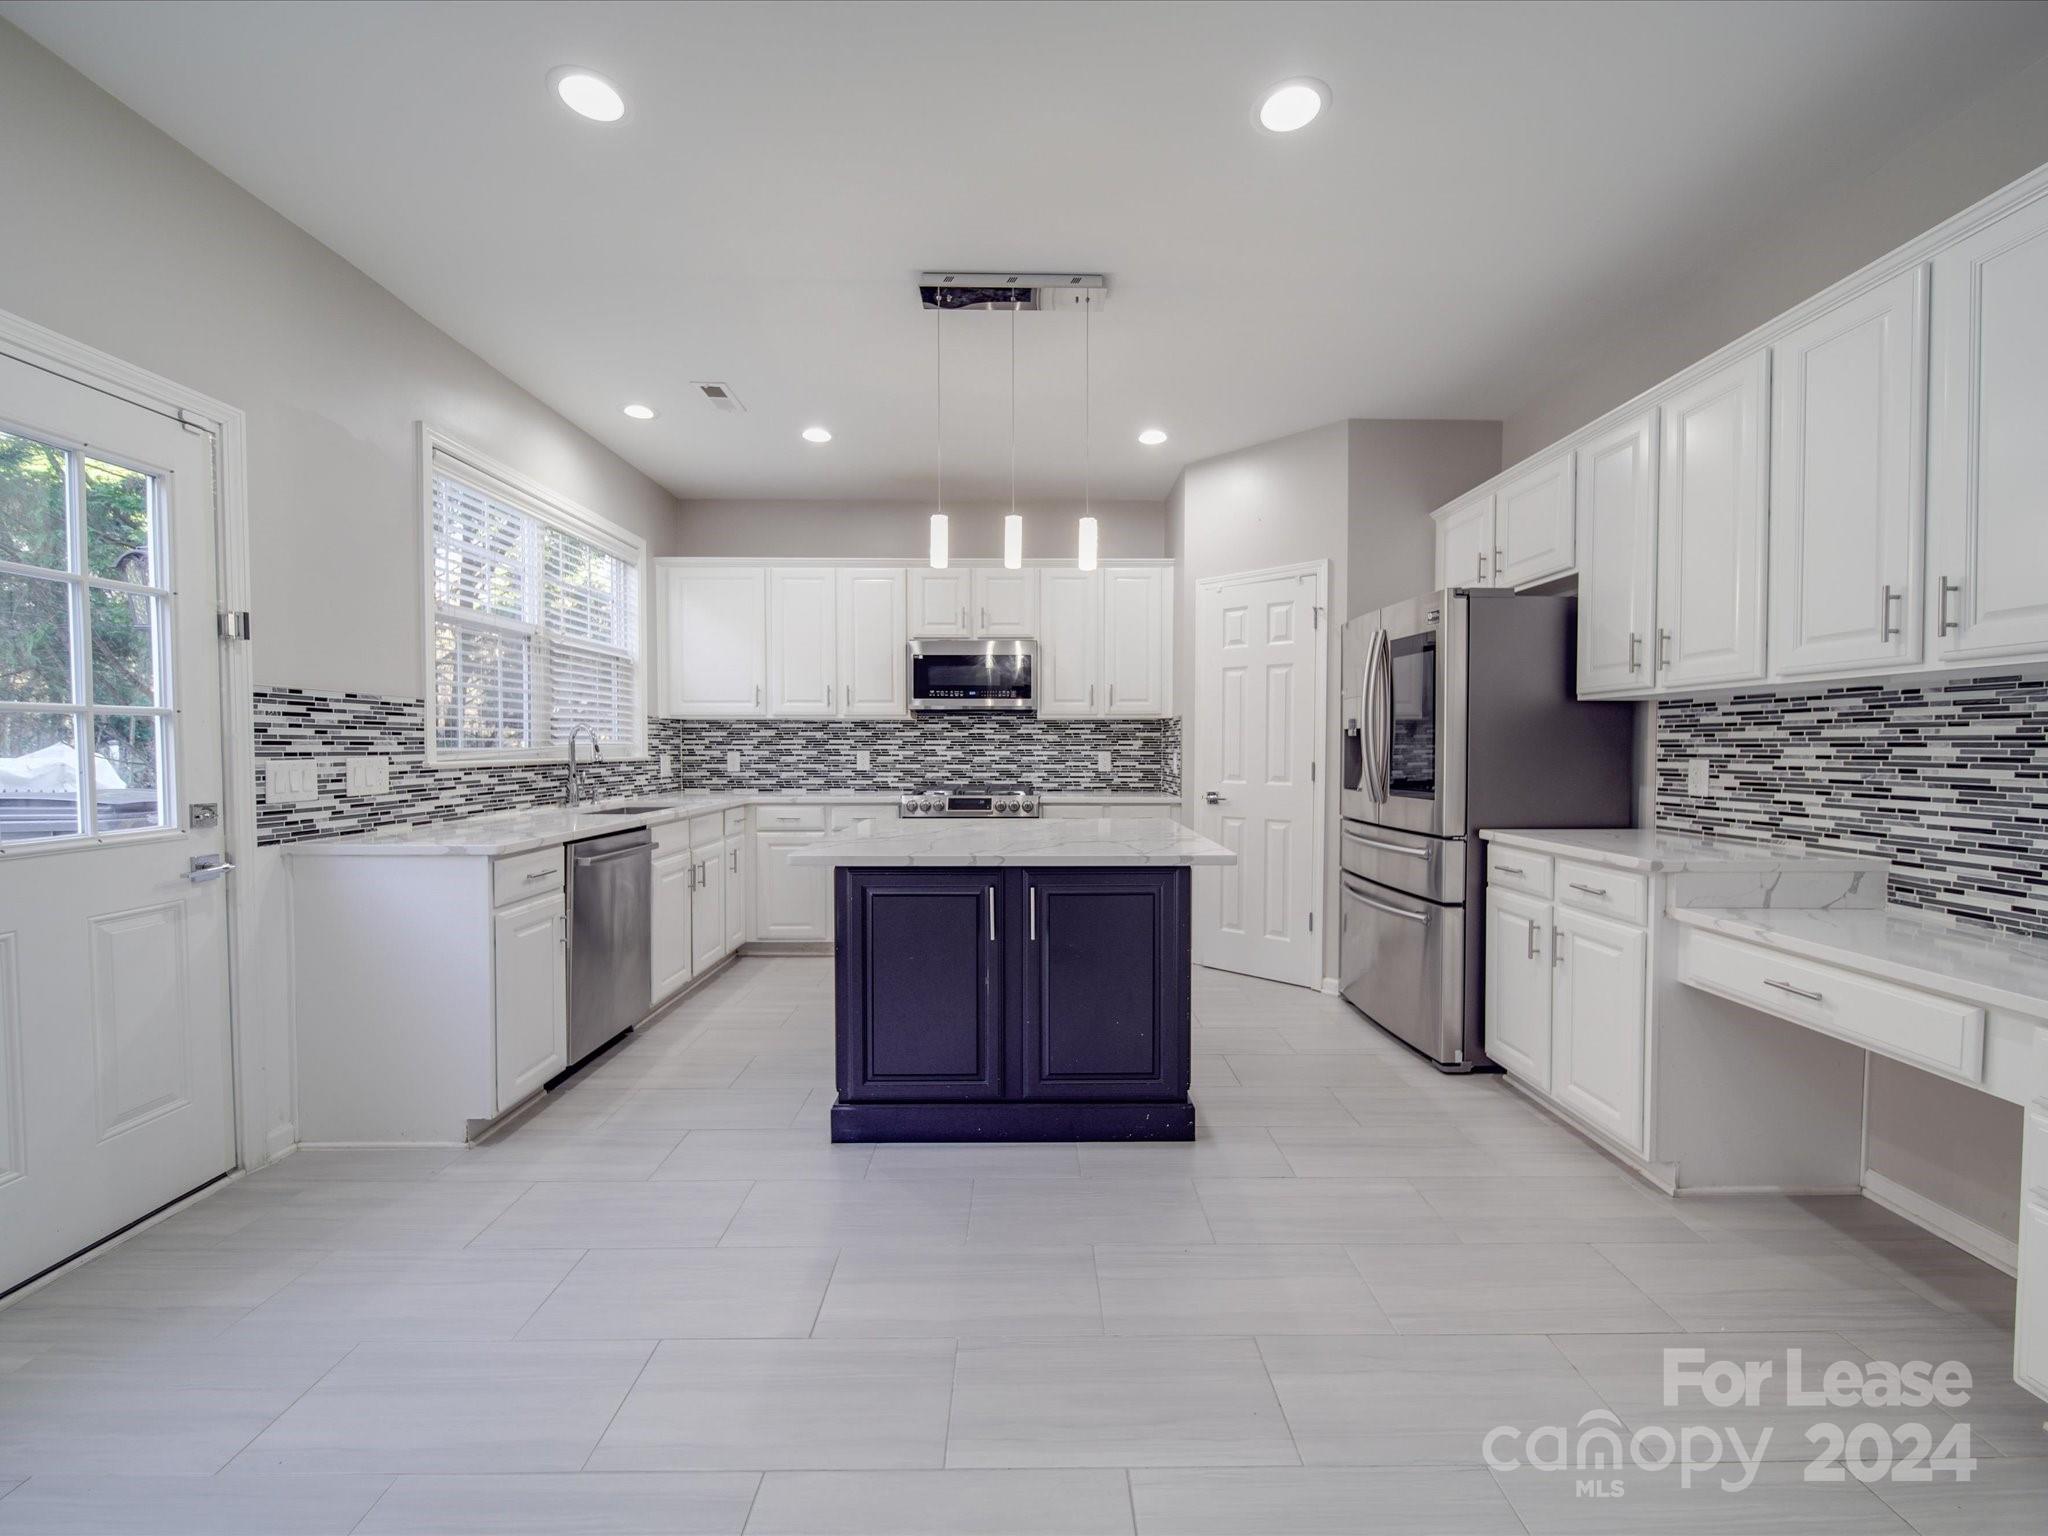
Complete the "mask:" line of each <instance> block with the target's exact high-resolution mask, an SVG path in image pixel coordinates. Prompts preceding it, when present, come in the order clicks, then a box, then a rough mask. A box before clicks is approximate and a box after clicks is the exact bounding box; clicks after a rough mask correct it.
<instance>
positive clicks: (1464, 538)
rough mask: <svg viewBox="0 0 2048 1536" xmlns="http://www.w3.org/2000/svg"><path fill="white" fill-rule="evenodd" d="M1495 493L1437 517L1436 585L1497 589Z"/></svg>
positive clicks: (1438, 514) (1460, 504)
mask: <svg viewBox="0 0 2048 1536" xmlns="http://www.w3.org/2000/svg"><path fill="white" fill-rule="evenodd" d="M1493 501H1494V498H1493V492H1491V491H1488V492H1486V493H1485V494H1484V495H1480V496H1473V497H1470V498H1469V499H1467V500H1465V501H1461V502H1458V503H1457V504H1456V505H1454V506H1452V507H1450V508H1448V509H1446V510H1445V511H1442V512H1439V513H1437V514H1436V582H1437V585H1438V586H1440V587H1490V586H1492V585H1493V575H1492V572H1493Z"/></svg>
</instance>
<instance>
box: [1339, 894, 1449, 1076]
mask: <svg viewBox="0 0 2048 1536" xmlns="http://www.w3.org/2000/svg"><path fill="white" fill-rule="evenodd" d="M1343 887H1344V890H1343V902H1342V907H1343V911H1342V921H1341V930H1340V933H1339V936H1338V964H1339V971H1340V973H1341V980H1342V984H1343V987H1342V989H1343V994H1344V999H1345V1001H1347V1002H1348V1003H1350V1004H1351V1005H1352V1007H1354V1008H1356V1009H1358V1011H1359V1012H1361V1013H1363V1014H1364V1015H1365V1016H1366V1017H1367V1018H1369V1019H1371V1020H1372V1021H1373V1022H1374V1023H1375V1024H1378V1025H1379V1026H1380V1027H1381V1028H1382V1029H1384V1030H1386V1031H1387V1032H1388V1033H1390V1034H1392V1035H1394V1036H1396V1037H1397V1038H1399V1039H1402V1040H1405V1041H1407V1042H1408V1044H1410V1045H1412V1046H1414V1047H1415V1049H1417V1050H1418V1051H1421V1052H1422V1053H1423V1054H1424V1055H1425V1056H1428V1057H1429V1058H1430V1059H1431V1060H1432V1061H1437V1062H1441V1063H1444V1064H1445V1065H1458V1064H1462V1063H1463V1062H1464V1059H1465V1053H1464V1037H1465V909H1464V908H1463V907H1447V906H1438V905H1437V904H1436V903H1434V902H1428V901H1419V900H1417V899H1416V898H1414V897H1412V896H1405V895H1403V894H1401V893H1400V892H1399V891H1394V890H1389V889H1387V888H1386V887H1385V886H1380V885H1371V884H1368V883H1367V882H1365V881H1363V880H1360V879H1359V878H1357V877H1356V876H1355V875H1349V874H1347V875H1345V876H1344V879H1343Z"/></svg>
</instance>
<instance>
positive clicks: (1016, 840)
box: [788, 816, 1237, 867]
mask: <svg viewBox="0 0 2048 1536" xmlns="http://www.w3.org/2000/svg"><path fill="white" fill-rule="evenodd" d="M788 858H789V862H790V863H792V864H863V865H882V866H889V867H901V866H904V865H931V864H953V865H959V864H972V865H1039V864H1063V865H1093V866H1098V867H1099V866H1115V865H1126V864H1151V865H1160V864H1235V863H1236V862H1237V855H1236V854H1234V853H1232V852H1231V851H1230V850H1229V849H1228V848H1226V847H1224V846H1223V845H1222V844H1221V843H1218V842H1212V841H1210V840H1209V839H1208V838H1206V837H1204V836H1202V834H1201V833H1199V832H1196V831H1194V830H1193V829H1191V828H1188V827H1184V826H1182V825H1181V824H1180V823H1179V822H1177V821H1166V820H1163V819H1160V818H1157V817H1155V818H1151V819H1146V820H1141V819H1138V818H1134V817H1116V816H1098V817H1094V818H1092V819H1091V818H1086V817H1083V818H1079V819H1075V820H1066V821H1024V820H1018V821H1004V820H994V821H982V820H962V821H877V822H874V823H871V824H870V826H869V828H868V830H867V831H865V832H849V833H845V834H843V835H841V836H838V837H828V838H826V839H825V840H824V841H823V842H821V843H815V844H813V845H811V846H810V847H808V848H799V849H791V850H790V852H789V854H788Z"/></svg>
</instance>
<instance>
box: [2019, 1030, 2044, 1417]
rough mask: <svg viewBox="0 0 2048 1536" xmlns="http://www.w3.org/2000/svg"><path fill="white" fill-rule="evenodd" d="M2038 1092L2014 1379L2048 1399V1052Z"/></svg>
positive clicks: (2024, 1202)
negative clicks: (2016, 1378) (2015, 1377)
mask: <svg viewBox="0 0 2048 1536" xmlns="http://www.w3.org/2000/svg"><path fill="white" fill-rule="evenodd" d="M2036 1059H2037V1060H2039V1061H2040V1062H2041V1069H2040V1073H2039V1079H2040V1080H2039V1081H2038V1082H2037V1084H2036V1086H2037V1088H2038V1089H2039V1091H2040V1094H2041V1097H2039V1098H2037V1099H2035V1100H2034V1102H2033V1103H2031V1104H2029V1105H2028V1106H2027V1122H2026V1131H2025V1133H2024V1135H2025V1141H2024V1144H2023V1151H2022V1154H2021V1157H2022V1164H2023V1167H2024V1169H2025V1173H2024V1176H2023V1177H2022V1180H2021V1186H2020V1288H2019V1307H2018V1326H2017V1328H2016V1330H2015V1332H2016V1334H2017V1336H2018V1337H2017V1340H2016V1344H2017V1347H2016V1349H2015V1351H2014V1357H2013V1368H2014V1374H2015V1375H2017V1376H2018V1377H2019V1379H2020V1384H2021V1385H2022V1386H2024V1387H2026V1388H2027V1389H2028V1390H2029V1391H2031V1392H2036V1393H2039V1394H2041V1395H2042V1396H2048V1050H2037V1052H2036Z"/></svg>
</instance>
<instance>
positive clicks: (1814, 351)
mask: <svg viewBox="0 0 2048 1536" xmlns="http://www.w3.org/2000/svg"><path fill="white" fill-rule="evenodd" d="M1926 336H1927V269H1926V268H1925V267H1915V268H1914V269H1913V270H1912V271H1910V272H1902V273H1900V274H1899V276H1897V277H1895V278H1893V279H1892V280H1891V281H1890V282H1888V283H1885V284H1884V285H1883V286H1881V287H1878V288H1874V289H1872V290H1871V291H1870V292H1869V293H1866V294H1864V295H1862V296H1861V297H1860V298H1856V299H1852V300H1850V301H1849V302H1848V303H1846V304H1842V305H1838V306H1837V307H1835V308H1834V309H1831V310H1829V311H1828V312H1827V313H1826V314H1824V315H1820V316H1817V317H1816V318H1814V319H1812V320H1809V321H1808V322H1807V323H1806V324H1805V325H1803V326H1801V327H1800V328H1799V329H1798V330H1796V331H1794V332H1793V333H1792V334H1791V335H1789V336H1787V337H1785V339H1784V340H1782V341H1780V342H1777V343H1776V344H1775V345H1773V346H1772V348H1771V666H1772V670H1774V671H1777V672H1788V673H1809V672H1867V671H1869V670H1871V669H1873V668H1878V667H1886V666H1903V665H1907V664H1909V663H1912V662H1916V661H1918V660H1919V659H1920V636H1921V619H1920V586H1921V582H1920V575H1921V572H1922V571H1923V570H1924V566H1925V563H1924V557H1923V554H1922V548H1921V542H1920V540H1921V528H1922V520H1921V515H1920V510H1921V495H1920V488H1921V484H1922V478H1923V476H1922V460H1921V444H1922V435H1921V423H1922V422H1923V421H1925V420H1926V403H1927V393H1926V381H1927V347H1926Z"/></svg>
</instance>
